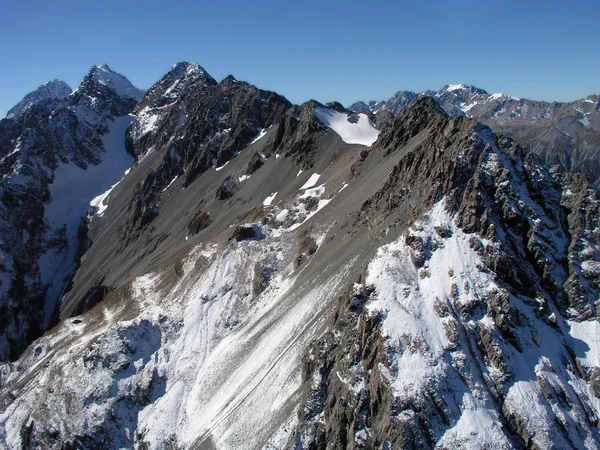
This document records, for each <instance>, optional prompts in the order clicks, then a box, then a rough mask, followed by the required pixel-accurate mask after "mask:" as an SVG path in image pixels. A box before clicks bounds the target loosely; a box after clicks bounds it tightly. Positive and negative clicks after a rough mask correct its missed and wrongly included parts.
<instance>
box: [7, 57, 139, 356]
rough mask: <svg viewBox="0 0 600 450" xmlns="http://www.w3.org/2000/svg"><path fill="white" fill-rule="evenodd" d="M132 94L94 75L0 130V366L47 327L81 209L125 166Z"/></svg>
mask: <svg viewBox="0 0 600 450" xmlns="http://www.w3.org/2000/svg"><path fill="white" fill-rule="evenodd" d="M141 92H142V91H140V90H138V89H136V88H134V87H133V86H132V85H131V83H130V82H129V81H128V80H127V79H126V78H125V77H123V76H122V75H120V74H117V73H115V72H113V71H111V70H110V68H109V67H108V66H95V67H93V68H92V69H91V71H90V72H89V74H88V75H87V76H86V77H85V78H84V80H83V82H82V83H81V85H80V86H79V88H78V89H77V90H76V91H75V92H73V93H71V89H70V88H69V87H68V86H67V85H66V84H64V83H63V82H54V83H51V84H49V85H48V84H47V85H44V86H42V87H40V88H39V89H38V90H36V91H35V92H34V93H32V94H29V95H28V96H26V97H25V99H24V100H23V101H22V102H21V103H20V104H19V105H27V106H26V107H23V108H22V109H21V112H20V114H12V116H11V118H7V119H4V120H2V121H0V145H1V150H2V156H3V157H2V159H1V160H0V173H1V174H2V179H1V180H0V192H1V194H0V232H1V235H2V242H1V243H0V256H1V258H2V261H3V262H2V265H1V266H0V279H1V284H0V308H2V311H3V321H2V323H1V324H0V360H3V361H6V360H7V359H15V358H16V357H18V355H19V354H20V353H21V352H22V351H23V349H24V348H25V347H26V345H27V344H28V343H30V342H31V341H32V340H33V339H35V338H36V337H37V336H39V335H40V334H41V333H42V332H43V331H45V330H46V329H48V327H50V326H52V325H53V324H54V323H55V321H56V319H57V314H56V313H55V308H56V306H57V304H58V301H59V298H60V297H61V296H62V294H63V293H64V291H65V290H66V289H67V287H68V284H69V281H70V277H71V276H72V275H73V273H74V270H75V268H76V266H77V264H78V262H77V261H78V258H79V257H80V256H81V255H80V254H79V253H78V251H79V250H78V247H79V243H80V242H79V240H80V239H83V238H84V237H85V228H84V227H80V225H81V224H82V219H83V218H84V217H85V215H86V213H87V210H88V208H89V203H90V201H91V200H92V199H93V198H94V197H96V196H97V195H99V194H101V193H102V192H104V191H105V190H106V189H108V188H109V187H110V186H111V183H115V182H117V181H118V180H119V179H120V178H121V177H122V175H123V171H124V170H126V169H127V168H128V167H129V166H130V164H131V157H130V156H128V155H127V153H126V152H125V149H124V138H125V128H126V126H127V124H128V123H129V122H130V120H131V119H130V118H128V117H127V115H128V114H130V113H131V112H132V111H133V109H134V107H135V105H136V104H137V100H136V98H139V95H140V94H141Z"/></svg>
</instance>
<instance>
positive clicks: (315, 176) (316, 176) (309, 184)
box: [298, 171, 321, 190]
mask: <svg viewBox="0 0 600 450" xmlns="http://www.w3.org/2000/svg"><path fill="white" fill-rule="evenodd" d="M300 172H301V171H300ZM298 175H300V173H298ZM320 177H321V175H320V174H318V173H313V174H312V175H311V176H310V178H309V179H308V181H307V182H306V183H304V184H303V185H302V187H301V188H300V190H303V189H308V188H311V187H313V186H314V185H315V184H317V181H319V178H320Z"/></svg>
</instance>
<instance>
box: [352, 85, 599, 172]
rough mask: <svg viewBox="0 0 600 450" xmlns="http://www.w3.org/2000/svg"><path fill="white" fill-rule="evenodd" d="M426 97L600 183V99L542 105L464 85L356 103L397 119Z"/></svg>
mask: <svg viewBox="0 0 600 450" xmlns="http://www.w3.org/2000/svg"><path fill="white" fill-rule="evenodd" d="M421 95H428V96H431V97H433V98H434V99H435V100H436V102H437V103H438V104H439V105H440V106H441V107H442V108H443V109H444V111H446V113H448V114H449V115H450V116H453V117H455V116H461V115H464V116H467V117H471V118H474V119H477V120H478V121H480V122H482V123H484V124H486V125H488V126H489V127H490V128H492V129H493V130H494V131H495V132H496V133H499V134H504V135H506V136H509V137H511V138H513V139H515V140H516V141H517V142H519V144H521V145H522V146H523V147H525V148H527V149H529V150H531V151H533V152H534V153H537V154H538V155H540V156H541V157H542V158H543V160H544V161H545V162H546V163H547V164H549V165H555V164H556V165H559V166H560V167H561V168H562V169H563V170H565V171H571V172H581V173H585V174H586V175H588V176H590V177H591V179H592V180H594V182H596V183H598V182H600V96H598V95H590V96H588V97H586V98H584V99H581V100H575V101H572V102H566V103H560V102H543V101H534V100H527V99H523V98H514V97H511V96H508V95H504V94H488V93H487V92H486V91H484V90H483V89H479V88H476V87H474V86H467V85H464V84H459V85H447V86H444V87H443V88H442V89H440V90H439V91H438V92H434V91H426V92H423V93H421V94H417V93H415V92H410V91H398V92H396V94H394V96H393V97H392V98H390V99H389V100H387V101H380V102H376V101H370V102H369V103H364V102H357V103H354V104H352V105H351V106H350V107H349V109H350V110H352V111H357V112H370V113H378V112H380V111H390V112H391V113H392V114H394V115H396V114H398V113H399V112H400V111H402V110H404V109H405V108H406V107H407V106H408V105H409V104H410V102H412V101H413V100H414V99H415V98H417V97H419V96H421Z"/></svg>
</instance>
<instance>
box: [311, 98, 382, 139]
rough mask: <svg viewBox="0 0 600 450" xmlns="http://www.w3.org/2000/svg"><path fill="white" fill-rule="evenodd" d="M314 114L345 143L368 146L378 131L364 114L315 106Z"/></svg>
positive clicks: (375, 137)
mask: <svg viewBox="0 0 600 450" xmlns="http://www.w3.org/2000/svg"><path fill="white" fill-rule="evenodd" d="M315 115H316V116H317V117H318V119H319V120H320V121H321V122H322V123H323V125H325V126H326V127H329V128H331V129H332V130H333V131H335V132H336V133H337V134H339V135H340V137H341V138H342V140H343V141H344V142H346V143H347V144H360V145H366V146H367V147H370V146H371V145H373V142H375V141H376V140H377V136H378V135H379V131H378V130H377V129H376V128H375V126H374V125H373V123H372V122H371V120H370V119H369V117H368V116H367V115H366V114H362V113H361V114H353V115H351V114H346V113H343V112H338V111H335V110H333V109H329V108H323V107H318V106H317V107H316V108H315Z"/></svg>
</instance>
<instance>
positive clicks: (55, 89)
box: [6, 80, 72, 119]
mask: <svg viewBox="0 0 600 450" xmlns="http://www.w3.org/2000/svg"><path fill="white" fill-rule="evenodd" d="M71 91H72V89H71V87H70V86H69V85H68V84H67V83H65V82H64V81H62V80H52V81H48V82H47V83H44V84H42V85H41V86H40V87H39V88H37V89H36V90H35V91H33V92H30V93H29V94H27V95H26V96H25V97H23V100H21V101H20V102H19V103H17V104H16V105H15V106H14V107H13V108H12V109H11V110H10V111H8V114H7V115H6V118H7V119H16V118H17V117H19V116H20V115H21V114H23V113H24V112H25V111H27V110H28V109H29V108H31V107H32V106H33V105H35V104H36V103H39V102H41V101H44V100H49V99H53V100H60V99H63V98H65V97H67V96H68V95H69V94H70V93H71Z"/></svg>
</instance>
